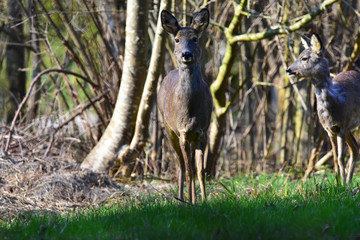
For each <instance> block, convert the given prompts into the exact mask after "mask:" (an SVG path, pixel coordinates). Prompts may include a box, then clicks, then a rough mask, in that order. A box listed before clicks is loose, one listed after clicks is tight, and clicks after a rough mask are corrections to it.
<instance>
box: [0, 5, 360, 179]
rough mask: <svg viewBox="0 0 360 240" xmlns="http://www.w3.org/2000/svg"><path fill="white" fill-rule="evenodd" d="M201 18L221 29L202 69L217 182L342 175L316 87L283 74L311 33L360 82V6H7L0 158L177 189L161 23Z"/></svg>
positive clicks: (212, 30) (1, 23) (0, 48)
mask: <svg viewBox="0 0 360 240" xmlns="http://www.w3.org/2000/svg"><path fill="white" fill-rule="evenodd" d="M202 7H206V8H208V9H209V11H210V18H211V21H210V25H209V27H208V29H207V31H206V33H205V34H204V35H203V36H202V38H201V40H200V41H201V44H202V46H203V52H202V69H203V75H204V77H205V79H206V81H207V83H208V84H209V86H210V89H211V91H212V94H213V99H214V114H213V117H212V123H211V126H210V129H209V146H208V148H207V153H206V171H207V174H208V175H209V176H215V177H230V176H236V175H239V174H244V173H245V174H249V173H252V172H253V173H262V172H266V173H268V172H274V171H280V170H286V171H288V172H289V173H291V174H293V175H294V176H295V177H301V176H304V175H308V174H309V173H310V172H311V171H313V170H314V169H315V170H317V171H321V170H322V169H323V168H324V167H323V166H324V164H325V163H326V164H328V165H329V166H330V167H331V165H332V161H331V160H330V159H331V154H332V153H331V151H330V149H331V146H330V143H329V141H328V139H327V136H326V135H325V133H324V130H323V129H322V127H321V126H320V124H319V122H318V118H317V115H316V109H315V97H314V92H313V89H312V88H313V87H312V86H311V83H310V81H309V80H308V79H298V80H292V79H289V78H288V76H287V75H286V72H285V69H286V67H287V66H289V65H290V64H291V63H292V62H293V61H294V59H295V58H296V57H297V56H298V54H299V53H300V51H301V50H302V46H301V41H300V35H301V34H310V33H311V32H316V33H318V34H319V35H320V36H321V37H322V39H323V42H324V46H325V48H326V57H327V58H328V59H329V62H330V66H331V72H332V73H334V74H337V73H339V72H341V71H344V70H349V69H354V70H359V68H360V61H359V57H358V56H359V44H360V19H359V18H360V12H359V7H360V3H359V1H358V0H349V1H347V0H342V1H340V0H325V1H320V0H303V1H294V0H280V1H275V0H270V1H251V0H248V1H246V0H241V1H240V0H222V1H220V0H217V1H216V0H213V1H207V0H182V1H180V0H161V1H160V0H132V1H125V0H120V1H116V0H103V1H91V0H76V1H75V0H65V1H60V0H54V1H47V0H0V9H1V11H0V106H2V107H1V108H0V147H1V150H0V155H1V158H2V159H9V161H12V162H14V161H15V162H16V161H26V160H27V159H42V160H44V161H46V159H48V158H56V159H57V161H63V160H64V159H73V160H75V161H76V162H77V163H79V164H81V166H82V167H86V168H90V169H92V170H94V171H97V172H104V171H105V172H108V173H109V174H110V176H112V177H115V178H116V177H122V176H125V177H128V176H133V177H136V176H140V177H149V176H156V177H169V176H170V177H175V174H174V172H175V161H173V158H174V157H175V154H174V153H173V151H172V149H170V146H169V144H168V142H167V140H166V138H165V137H164V134H163V130H162V125H161V121H159V119H158V114H157V111H156V102H155V99H156V97H155V96H156V92H157V85H158V83H159V82H161V80H162V78H163V77H164V76H165V75H166V73H167V72H169V71H170V70H172V69H174V68H176V62H175V60H174V56H173V53H172V51H173V40H172V39H171V36H170V35H169V34H166V33H164V32H163V30H162V28H161V24H159V22H158V20H159V17H158V16H159V11H160V10H161V9H168V10H170V11H171V12H172V13H174V15H175V16H176V17H177V18H178V19H179V20H180V19H182V20H181V21H180V24H181V25H183V26H184V25H189V24H190V22H191V16H192V14H193V13H194V12H195V11H198V10H199V9H200V8H202ZM355 136H356V137H357V139H359V134H358V131H356V134H355ZM329 160H330V161H329Z"/></svg>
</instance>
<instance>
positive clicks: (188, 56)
mask: <svg viewBox="0 0 360 240" xmlns="http://www.w3.org/2000/svg"><path fill="white" fill-rule="evenodd" d="M181 59H182V61H183V62H185V63H186V62H191V61H192V60H193V55H192V53H191V52H183V53H182V54H181Z"/></svg>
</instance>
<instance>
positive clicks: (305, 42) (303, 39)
mask: <svg viewBox="0 0 360 240" xmlns="http://www.w3.org/2000/svg"><path fill="white" fill-rule="evenodd" d="M301 43H302V45H303V46H304V48H305V49H307V48H309V47H310V38H308V37H307V36H305V35H301Z"/></svg>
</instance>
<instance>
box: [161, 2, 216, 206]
mask: <svg viewBox="0 0 360 240" xmlns="http://www.w3.org/2000/svg"><path fill="white" fill-rule="evenodd" d="M161 23H162V27H163V29H164V30H165V31H166V32H168V33H170V34H171V35H172V37H173V39H174V44H175V47H174V55H175V58H176V61H177V64H178V69H176V70H172V71H170V72H169V73H168V74H167V75H166V76H165V78H164V79H163V80H162V82H161V85H160V88H159V91H158V95H157V104H158V109H159V113H160V116H161V118H162V122H163V125H164V128H165V133H166V136H167V139H168V140H169V142H170V145H171V146H172V148H173V149H174V150H175V153H176V155H177V163H178V164H177V166H178V187H179V189H178V198H179V199H180V200H184V198H183V197H184V196H183V192H184V180H185V179H184V177H185V175H186V182H187V190H188V191H187V192H188V201H189V202H190V203H191V204H195V203H196V190H195V161H196V168H197V176H198V181H199V185H200V190H201V197H202V201H205V200H206V190H205V172H204V171H205V170H204V150H205V146H206V144H207V129H208V128H209V125H210V121H211V114H212V108H213V102H212V95H211V92H210V89H209V87H208V85H207V83H206V82H205V81H204V79H203V77H202V74H201V69H200V63H201V62H200V58H201V47H200V44H199V38H200V36H201V33H202V32H203V31H204V30H205V29H206V28H207V26H208V25H209V11H208V10H207V9H206V8H204V9H202V10H200V11H199V12H198V13H196V14H195V15H194V17H193V20H192V23H191V25H190V26H186V27H181V26H180V25H179V23H178V20H177V19H176V18H175V17H174V16H173V15H172V14H171V13H170V12H168V11H166V10H163V11H162V12H161Z"/></svg>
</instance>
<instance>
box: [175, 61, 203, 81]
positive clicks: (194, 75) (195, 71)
mask: <svg viewBox="0 0 360 240" xmlns="http://www.w3.org/2000/svg"><path fill="white" fill-rule="evenodd" d="M179 76H180V82H181V85H193V84H196V82H198V81H201V80H202V76H201V71H200V64H199V63H194V64H189V65H180V66H179Z"/></svg>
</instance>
